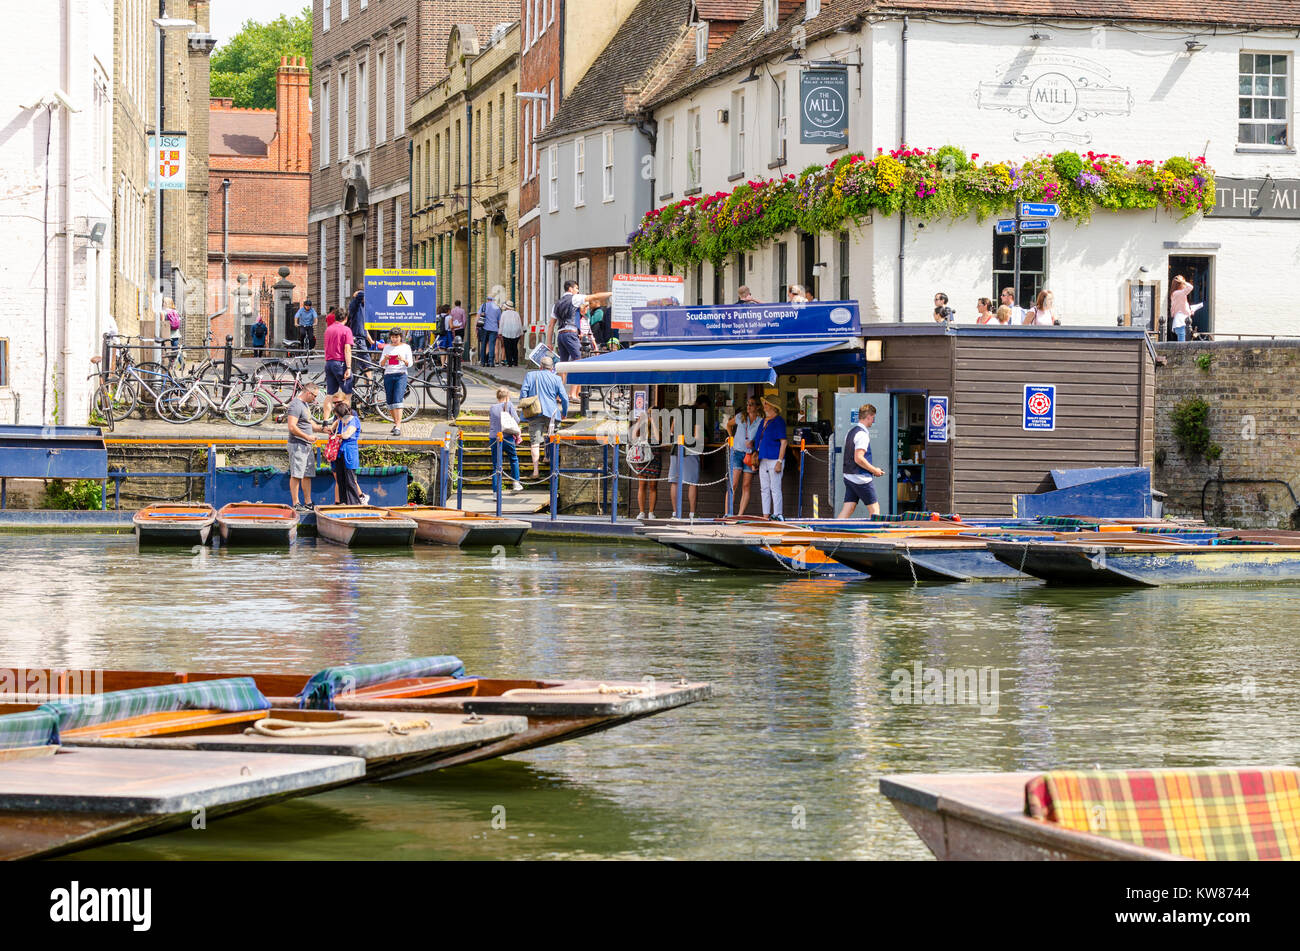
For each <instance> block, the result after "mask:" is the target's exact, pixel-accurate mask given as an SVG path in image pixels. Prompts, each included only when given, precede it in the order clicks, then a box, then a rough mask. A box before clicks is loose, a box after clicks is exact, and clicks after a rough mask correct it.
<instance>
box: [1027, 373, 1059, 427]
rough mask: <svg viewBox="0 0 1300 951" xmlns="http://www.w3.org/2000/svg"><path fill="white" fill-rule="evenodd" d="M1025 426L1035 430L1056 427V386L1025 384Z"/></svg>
mask: <svg viewBox="0 0 1300 951" xmlns="http://www.w3.org/2000/svg"><path fill="white" fill-rule="evenodd" d="M1024 428H1025V429H1026V430H1033V431H1035V432H1052V431H1054V430H1055V429H1056V387H1055V386H1054V385H1052V386H1048V385H1045V384H1033V383H1026V384H1025V403H1024Z"/></svg>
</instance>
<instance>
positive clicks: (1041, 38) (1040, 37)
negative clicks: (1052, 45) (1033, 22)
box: [1029, 32, 1052, 43]
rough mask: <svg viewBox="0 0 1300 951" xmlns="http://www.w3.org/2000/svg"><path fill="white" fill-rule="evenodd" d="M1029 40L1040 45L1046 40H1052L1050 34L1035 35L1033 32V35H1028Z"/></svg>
mask: <svg viewBox="0 0 1300 951" xmlns="http://www.w3.org/2000/svg"><path fill="white" fill-rule="evenodd" d="M1029 38H1030V39H1031V40H1035V41H1036V42H1039V43H1042V42H1045V41H1047V40H1050V39H1051V38H1052V34H1050V33H1037V32H1035V33H1030V34H1029Z"/></svg>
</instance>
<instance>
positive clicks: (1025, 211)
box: [1016, 201, 1061, 218]
mask: <svg viewBox="0 0 1300 951" xmlns="http://www.w3.org/2000/svg"><path fill="white" fill-rule="evenodd" d="M1016 214H1018V215H1019V216H1020V217H1021V218H1059V217H1061V206H1060V205H1057V204H1052V203H1049V202H1039V201H1022V202H1021V203H1020V209H1019V211H1017V212H1016Z"/></svg>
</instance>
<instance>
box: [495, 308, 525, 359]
mask: <svg viewBox="0 0 1300 951" xmlns="http://www.w3.org/2000/svg"><path fill="white" fill-rule="evenodd" d="M500 334H501V346H502V347H503V348H504V349H505V360H506V366H508V367H517V366H519V338H520V337H522V336H523V335H524V320H523V318H522V317H520V316H519V311H517V310H515V302H514V301H512V300H508V301H506V307H505V310H503V311H501V330H500Z"/></svg>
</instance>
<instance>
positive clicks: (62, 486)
mask: <svg viewBox="0 0 1300 951" xmlns="http://www.w3.org/2000/svg"><path fill="white" fill-rule="evenodd" d="M101 492H102V489H101V486H100V484H99V483H98V482H96V481H95V480H94V479H77V480H75V481H73V482H71V483H65V482H64V481H63V480H62V479H51V480H50V481H49V482H47V483H45V495H44V497H43V498H42V499H41V508H43V509H71V510H76V511H83V512H84V511H88V510H91V509H95V510H98V509H102V508H103V507H104V505H103V497H102V495H101Z"/></svg>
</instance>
